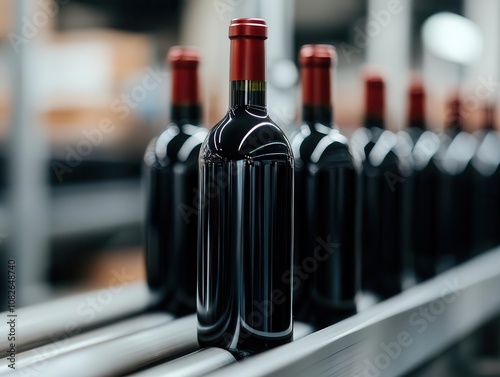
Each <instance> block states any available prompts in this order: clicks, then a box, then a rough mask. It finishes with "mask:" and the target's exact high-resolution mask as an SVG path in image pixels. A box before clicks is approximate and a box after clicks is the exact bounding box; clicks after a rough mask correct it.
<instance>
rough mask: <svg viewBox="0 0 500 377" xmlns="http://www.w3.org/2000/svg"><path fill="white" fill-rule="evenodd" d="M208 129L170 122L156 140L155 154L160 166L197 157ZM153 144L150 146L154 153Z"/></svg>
mask: <svg viewBox="0 0 500 377" xmlns="http://www.w3.org/2000/svg"><path fill="white" fill-rule="evenodd" d="M207 134H208V130H207V129H205V128H203V127H200V126H197V125H191V124H185V125H182V126H181V127H179V126H178V125H176V124H170V125H168V126H167V128H166V129H165V130H164V131H163V132H162V133H161V134H160V135H159V136H158V137H157V138H156V139H155V141H154V155H155V157H156V162H157V164H158V166H168V165H170V164H173V163H176V162H186V161H187V160H188V159H190V158H193V156H194V158H197V154H198V153H197V152H198V151H199V149H200V147H201V145H202V143H203V141H204V140H205V138H206V135H207ZM151 149H153V146H152V145H150V146H148V152H147V153H149V154H152V151H151Z"/></svg>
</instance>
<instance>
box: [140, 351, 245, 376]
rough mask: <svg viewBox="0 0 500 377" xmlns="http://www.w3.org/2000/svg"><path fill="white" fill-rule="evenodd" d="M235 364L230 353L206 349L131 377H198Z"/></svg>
mask: <svg viewBox="0 0 500 377" xmlns="http://www.w3.org/2000/svg"><path fill="white" fill-rule="evenodd" d="M235 362H236V359H235V358H234V357H233V355H231V354H230V353H229V352H228V351H225V350H223V349H220V348H206V349H202V350H199V351H196V352H193V353H191V354H189V355H186V356H183V357H181V358H178V359H176V360H173V361H169V362H168V363H165V364H161V365H158V366H156V367H153V368H150V369H146V370H145V371H143V372H139V373H136V374H133V375H131V376H134V377H163V376H175V377H198V376H203V375H204V374H206V373H208V372H212V371H214V370H217V369H219V368H222V367H223V366H226V365H229V364H232V363H235Z"/></svg>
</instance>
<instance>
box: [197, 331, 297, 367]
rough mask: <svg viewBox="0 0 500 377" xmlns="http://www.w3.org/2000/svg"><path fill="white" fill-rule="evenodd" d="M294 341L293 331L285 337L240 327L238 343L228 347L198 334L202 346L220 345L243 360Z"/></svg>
mask: <svg viewBox="0 0 500 377" xmlns="http://www.w3.org/2000/svg"><path fill="white" fill-rule="evenodd" d="M291 341H293V331H290V333H289V334H288V335H286V336H283V337H276V338H270V337H267V336H266V337H264V336H259V335H257V334H254V333H252V332H249V331H247V330H246V329H244V328H242V327H240V334H239V338H238V344H237V345H236V348H233V347H227V345H225V344H217V345H214V343H213V341H209V340H206V341H205V340H204V339H203V336H202V335H200V334H198V344H199V345H200V347H201V348H204V347H214V346H215V347H219V348H223V349H226V350H227V351H229V352H230V353H231V354H232V355H233V356H234V357H235V358H236V359H238V360H242V359H245V358H247V357H250V356H252V355H255V354H257V353H260V352H264V351H267V350H270V349H272V348H275V347H279V346H282V345H284V344H287V343H290V342H291Z"/></svg>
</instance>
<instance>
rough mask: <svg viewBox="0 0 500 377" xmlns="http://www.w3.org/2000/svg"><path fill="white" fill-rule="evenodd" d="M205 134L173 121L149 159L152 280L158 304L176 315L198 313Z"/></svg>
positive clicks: (146, 183) (149, 271)
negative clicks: (200, 187) (201, 153)
mask: <svg viewBox="0 0 500 377" xmlns="http://www.w3.org/2000/svg"><path fill="white" fill-rule="evenodd" d="M206 135H207V131H206V130H205V129H204V128H201V127H199V126H195V125H189V124H184V125H182V126H179V125H178V124H174V123H172V124H170V125H169V126H168V127H167V129H166V130H165V131H164V132H163V133H162V134H161V135H160V136H159V137H158V138H156V139H155V140H154V141H153V142H152V143H151V144H150V146H149V147H148V150H147V151H146V155H145V166H144V169H143V183H144V187H145V194H146V203H145V208H146V212H145V246H146V272H147V281H148V286H149V288H150V290H151V292H152V293H153V294H154V296H155V300H156V304H157V305H158V306H160V307H161V308H163V309H166V310H168V311H169V312H171V313H172V314H174V315H177V316H183V315H186V314H189V313H194V312H195V310H196V248H197V233H198V214H197V189H198V155H199V151H200V147H201V144H202V142H203V140H204V139H205V137H206ZM153 149H154V150H153Z"/></svg>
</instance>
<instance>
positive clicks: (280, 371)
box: [209, 248, 500, 377]
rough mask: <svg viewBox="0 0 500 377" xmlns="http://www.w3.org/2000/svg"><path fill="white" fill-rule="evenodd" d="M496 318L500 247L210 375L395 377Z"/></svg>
mask: <svg viewBox="0 0 500 377" xmlns="http://www.w3.org/2000/svg"><path fill="white" fill-rule="evenodd" d="M499 313H500V248H498V249H495V250H493V251H490V252H488V253H485V254H483V255H481V256H479V257H477V258H475V259H473V260H471V261H469V262H467V263H465V264H463V265H462V266H459V267H456V268H453V269H451V270H449V271H447V272H446V273H443V274H441V275H439V276H438V277H436V278H434V279H432V280H430V281H427V282H425V283H422V284H419V285H418V286H415V287H413V288H410V289H408V290H407V291H405V292H403V293H402V294H400V295H398V296H395V297H393V298H391V299H389V300H386V301H384V302H381V303H380V304H377V305H375V306H373V307H371V308H368V309H366V310H365V311H363V312H361V313H359V314H357V315H355V316H353V317H351V318H348V319H346V320H344V321H342V322H339V323H337V324H335V325H333V326H330V327H328V328H326V329H323V330H321V331H318V332H315V333H313V334H311V335H309V336H306V337H304V338H302V339H300V340H297V341H296V342H292V343H290V344H287V345H284V346H282V347H279V348H276V349H273V350H270V351H268V352H265V353H262V354H259V355H256V356H254V357H251V358H249V359H247V360H244V361H242V362H239V363H237V364H233V365H229V366H227V367H225V368H222V369H220V370H217V371H216V372H214V373H213V374H209V376H217V377H224V376H238V377H243V376H292V375H293V376H349V377H353V376H367V377H368V376H369V377H375V376H384V377H390V376H401V375H404V374H405V373H408V372H409V371H411V370H413V369H414V368H415V367H417V366H419V365H421V364H422V363H424V362H425V361H428V360H429V359H431V358H432V357H433V356H436V355H437V354H439V352H441V351H443V350H445V349H446V348H447V347H449V346H450V345H452V344H453V343H454V342H456V341H457V340H459V339H460V338H462V337H463V336H464V335H466V334H468V333H470V332H471V331H473V330H474V329H476V328H477V327H478V326H480V325H481V324H482V323H484V322H485V321H487V320H488V319H490V318H492V317H493V316H495V315H498V314H499Z"/></svg>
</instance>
